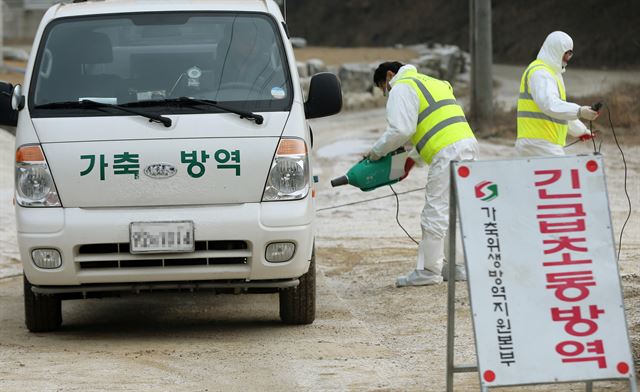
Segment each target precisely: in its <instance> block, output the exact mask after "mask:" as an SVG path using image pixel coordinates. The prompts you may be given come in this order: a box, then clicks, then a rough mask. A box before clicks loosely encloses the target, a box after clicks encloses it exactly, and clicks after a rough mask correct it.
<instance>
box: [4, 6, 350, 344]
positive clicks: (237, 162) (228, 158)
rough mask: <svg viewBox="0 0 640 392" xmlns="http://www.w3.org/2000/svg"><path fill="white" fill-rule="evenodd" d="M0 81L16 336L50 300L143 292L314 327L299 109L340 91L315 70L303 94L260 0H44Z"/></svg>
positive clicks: (323, 108)
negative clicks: (56, 0) (204, 293)
mask: <svg viewBox="0 0 640 392" xmlns="http://www.w3.org/2000/svg"><path fill="white" fill-rule="evenodd" d="M0 91H1V92H2V93H0V124H2V125H5V126H13V127H16V162H15V173H16V177H15V212H16V220H17V230H18V243H19V248H20V254H21V257H22V262H23V266H24V305H25V321H26V326H27V328H28V329H29V330H30V331H33V332H35V331H38V332H42V331H51V330H55V329H57V328H59V327H60V325H61V323H62V313H61V300H66V299H76V298H92V297H104V296H109V295H114V294H115V295H122V294H125V293H138V292H141V291H144V292H152V291H158V290H200V289H212V290H216V291H217V292H249V293H251V292H259V293H268V292H271V293H273V292H279V299H280V317H281V319H282V321H283V322H285V323H290V324H309V323H312V322H313V320H314V318H315V261H314V260H315V257H314V224H315V223H314V222H315V199H314V197H315V190H314V183H313V178H312V175H311V173H312V167H313V162H312V156H311V147H312V144H313V139H312V138H313V136H312V134H311V130H310V128H309V125H308V123H307V119H310V118H316V117H322V116H328V115H332V114H335V113H337V112H339V111H340V109H341V106H342V96H341V91H340V83H339V81H338V79H337V78H336V77H335V75H333V74H329V73H322V74H317V75H314V77H313V78H312V80H311V85H310V89H309V93H308V97H307V101H306V102H304V101H303V93H302V90H301V87H300V81H299V76H298V73H297V68H296V62H295V59H294V54H293V50H292V46H291V44H290V42H289V40H288V33H287V26H286V24H285V21H284V20H283V18H282V15H281V12H280V9H279V8H278V6H277V5H276V4H275V3H274V2H273V1H272V0H236V1H230V0H192V1H185V2H171V1H162V0H148V1H147V0H145V1H138V0H107V1H91V0H89V1H77V0H76V1H74V2H73V3H67V4H57V5H55V6H53V7H51V8H50V9H49V10H48V12H47V13H46V14H45V16H44V18H43V19H42V22H41V24H40V27H39V29H38V32H37V35H36V37H35V42H34V45H33V52H32V54H31V57H30V61H29V63H28V66H27V72H26V75H25V82H24V86H20V85H18V86H12V85H9V84H7V83H0ZM9 98H10V99H9Z"/></svg>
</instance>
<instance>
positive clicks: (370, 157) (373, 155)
mask: <svg viewBox="0 0 640 392" xmlns="http://www.w3.org/2000/svg"><path fill="white" fill-rule="evenodd" d="M364 157H365V158H367V159H368V160H370V161H377V160H379V159H380V158H382V156H381V155H378V154H376V153H375V152H374V151H373V150H371V151H369V152H368V153H367V155H365V156H364Z"/></svg>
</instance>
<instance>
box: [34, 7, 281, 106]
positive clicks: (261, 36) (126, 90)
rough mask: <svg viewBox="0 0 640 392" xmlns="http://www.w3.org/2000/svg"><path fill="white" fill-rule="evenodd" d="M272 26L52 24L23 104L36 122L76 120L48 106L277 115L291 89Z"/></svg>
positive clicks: (148, 20)
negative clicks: (209, 104) (179, 101)
mask: <svg viewBox="0 0 640 392" xmlns="http://www.w3.org/2000/svg"><path fill="white" fill-rule="evenodd" d="M277 26H278V25H277V24H276V22H275V21H274V20H273V19H272V18H270V17H268V16H266V15H263V14H251V13H144V14H117V15H106V16H92V17H76V18H66V19H60V20H57V21H54V22H52V23H51V24H50V25H49V26H48V27H47V29H46V30H45V33H44V36H43V37H44V38H43V40H42V44H41V46H40V49H39V53H38V57H37V59H36V66H35V69H34V73H33V77H32V83H31V87H30V100H29V103H30V105H31V109H32V112H33V114H36V115H37V114H38V113H39V114H40V115H38V117H39V116H42V115H46V114H52V112H53V111H60V110H62V111H64V110H66V111H71V112H74V113H75V114H76V115H82V113H81V112H80V111H78V108H77V107H76V108H69V107H65V106H64V105H60V106H56V105H50V104H52V103H58V102H72V101H81V100H83V99H86V100H93V101H97V102H102V103H108V104H117V105H136V103H138V102H144V106H145V108H150V109H147V110H153V108H154V107H156V106H157V107H158V108H161V109H158V110H162V111H163V112H164V113H172V112H173V113H180V112H185V111H186V112H193V111H196V109H194V108H193V105H191V106H189V105H186V106H181V105H175V104H173V105H170V104H169V102H171V99H172V98H180V97H190V98H195V99H201V100H210V101H215V102H220V103H224V104H225V105H226V106H228V107H235V108H237V109H241V110H247V111H285V110H288V109H289V108H290V106H291V102H292V86H291V81H290V77H289V72H288V68H287V63H286V57H285V54H284V49H283V45H282V41H281V38H280V33H279V30H278V28H277ZM155 101H157V105H156V104H155ZM211 110H214V111H215V110H216V109H215V108H212V109H211ZM197 111H199V112H201V111H202V109H198V110H197ZM108 114H109V115H118V114H121V113H119V112H109V113H108ZM92 115H93V113H92ZM102 115H104V113H102Z"/></svg>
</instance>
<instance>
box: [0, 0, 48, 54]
mask: <svg viewBox="0 0 640 392" xmlns="http://www.w3.org/2000/svg"><path fill="white" fill-rule="evenodd" d="M54 3H56V1H54V0H32V1H27V2H24V1H23V0H3V1H2V4H3V7H2V11H3V20H4V29H3V30H4V31H3V37H4V40H5V43H6V41H9V42H11V41H31V40H33V37H34V36H35V34H36V30H37V29H38V25H39V24H40V20H41V19H42V16H43V15H44V13H45V11H46V10H47V8H49V6H51V5H52V4H54Z"/></svg>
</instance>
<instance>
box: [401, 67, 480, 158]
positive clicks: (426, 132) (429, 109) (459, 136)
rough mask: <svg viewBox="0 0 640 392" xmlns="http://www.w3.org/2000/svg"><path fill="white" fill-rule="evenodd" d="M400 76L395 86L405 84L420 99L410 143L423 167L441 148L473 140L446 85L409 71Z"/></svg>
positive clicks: (447, 84) (446, 83)
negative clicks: (465, 140) (422, 161)
mask: <svg viewBox="0 0 640 392" xmlns="http://www.w3.org/2000/svg"><path fill="white" fill-rule="evenodd" d="M400 76H401V78H400V79H399V80H397V81H396V83H402V84H408V85H409V86H411V87H412V88H413V89H414V90H415V91H416V93H417V94H418V97H419V98H420V111H419V112H418V124H417V127H416V132H415V133H414V134H413V136H412V137H411V142H412V143H413V145H414V146H415V147H416V149H417V151H418V152H419V153H420V156H421V157H422V159H424V161H425V162H427V164H431V161H433V157H434V156H435V155H436V154H437V153H438V152H440V150H442V149H443V148H445V147H447V146H449V145H451V144H453V143H455V142H457V141H460V140H463V139H470V138H473V139H475V137H474V136H473V131H472V130H471V127H470V126H469V124H468V123H467V119H466V118H465V116H464V112H463V111H462V108H461V107H460V105H458V103H457V102H456V98H455V97H454V96H453V89H452V88H451V85H450V84H449V83H448V82H446V81H442V80H438V79H434V78H432V77H429V76H427V75H423V74H421V73H418V72H417V71H413V70H411V71H406V72H403V73H402V74H401V75H400Z"/></svg>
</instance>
